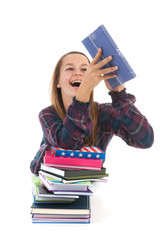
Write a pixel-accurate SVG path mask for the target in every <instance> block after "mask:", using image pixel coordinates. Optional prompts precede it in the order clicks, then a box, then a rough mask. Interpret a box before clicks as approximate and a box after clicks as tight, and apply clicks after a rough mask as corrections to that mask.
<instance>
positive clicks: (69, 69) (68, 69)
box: [66, 68, 74, 71]
mask: <svg viewBox="0 0 160 240" xmlns="http://www.w3.org/2000/svg"><path fill="white" fill-rule="evenodd" d="M73 70H74V68H67V69H66V71H73Z"/></svg>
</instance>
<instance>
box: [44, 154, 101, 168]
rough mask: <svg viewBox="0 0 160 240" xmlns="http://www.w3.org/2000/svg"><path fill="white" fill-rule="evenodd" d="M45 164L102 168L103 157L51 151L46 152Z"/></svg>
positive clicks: (61, 166) (58, 166) (62, 166)
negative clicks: (74, 155)
mask: <svg viewBox="0 0 160 240" xmlns="http://www.w3.org/2000/svg"><path fill="white" fill-rule="evenodd" d="M44 164H45V165H46V166H50V167H57V168H65V169H90V170H101V168H102V165H103V160H102V159H89V158H73V157H59V156H54V155H53V154H52V153H51V152H50V151H46V152H45V156H44Z"/></svg>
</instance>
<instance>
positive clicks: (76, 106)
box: [30, 90, 154, 174]
mask: <svg viewBox="0 0 160 240" xmlns="http://www.w3.org/2000/svg"><path fill="white" fill-rule="evenodd" d="M109 94H110V95H111V97H112V104H110V103H104V104H99V103H96V105H97V112H98V116H97V117H98V127H97V134H96V137H97V144H96V146H98V147H100V148H101V149H103V150H104V151H106V148H107V146H108V144H109V142H110V140H111V139H112V137H113V136H114V135H116V136H119V137H121V138H122V139H123V140H124V141H125V142H126V143H127V144H128V145H130V146H133V147H137V148H149V147H151V146H152V144H153V139H154V134H153V129H152V127H151V126H150V124H149V123H148V121H147V119H146V118H145V117H144V116H143V115H142V114H141V113H140V111H139V110H138V109H137V108H136V107H135V106H134V103H135V101H136V99H135V97H134V96H133V95H131V94H127V93H126V91H125V90H123V91H121V92H110V93H109ZM89 105H90V102H88V103H83V102H79V101H78V100H76V99H75V97H74V98H73V101H72V104H71V105H70V106H69V107H68V109H67V112H66V117H65V119H64V120H63V121H62V119H60V118H59V116H58V115H57V114H56V112H55V111H54V109H53V107H51V106H50V107H47V108H45V109H43V110H42V111H41V112H40V113H39V120H40V123H41V126H42V130H43V139H42V142H41V144H40V149H39V150H38V152H37V154H36V156H35V158H34V159H33V161H32V162H31V165H30V169H31V172H32V173H34V174H37V173H38V171H39V169H40V164H41V163H42V162H43V156H44V153H45V151H46V150H48V149H50V147H51V146H58V147H61V148H64V149H81V148H82V147H83V143H84V137H88V136H89V135H90V133H91V128H92V120H91V117H90V113H89Z"/></svg>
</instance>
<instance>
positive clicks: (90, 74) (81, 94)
mask: <svg viewBox="0 0 160 240" xmlns="http://www.w3.org/2000/svg"><path fill="white" fill-rule="evenodd" d="M101 54H102V49H101V48H99V49H98V52H97V54H96V56H95V57H94V59H93V60H92V62H91V63H90V64H89V66H88V67H87V71H86V72H85V75H84V78H83V80H82V83H81V85H80V87H79V89H78V91H77V95H76V99H77V100H79V101H81V102H88V101H89V100H90V94H91V92H92V90H93V89H94V88H95V87H96V86H97V85H98V84H99V83H100V82H101V81H102V80H108V79H110V78H114V77H116V74H115V73H113V72H114V71H116V70H117V69H118V67H117V66H115V67H110V68H105V69H101V68H102V67H103V66H104V65H106V64H107V63H109V62H110V61H111V60H112V59H113V58H112V56H109V57H107V58H105V59H103V60H102V61H100V62H99V63H97V62H98V60H99V58H100V56H101ZM108 73H112V74H109V75H105V74H108Z"/></svg>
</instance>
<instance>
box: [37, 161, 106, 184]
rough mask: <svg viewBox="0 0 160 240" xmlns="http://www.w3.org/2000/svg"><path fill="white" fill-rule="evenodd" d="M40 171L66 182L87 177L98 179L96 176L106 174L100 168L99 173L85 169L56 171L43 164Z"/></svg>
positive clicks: (56, 169) (104, 170) (103, 169)
mask: <svg viewBox="0 0 160 240" xmlns="http://www.w3.org/2000/svg"><path fill="white" fill-rule="evenodd" d="M41 170H43V171H45V172H47V173H51V174H53V175H55V176H57V177H62V178H64V179H66V180H69V179H78V178H83V177H86V176H87V178H88V176H92V178H93V176H94V177H95V178H96V177H99V176H98V175H103V174H105V173H106V168H104V167H102V168H101V169H100V170H99V171H97V170H86V169H79V170H64V169H58V168H55V167H53V166H52V167H50V166H45V165H44V164H43V163H42V164H41ZM107 176H108V174H107Z"/></svg>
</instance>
